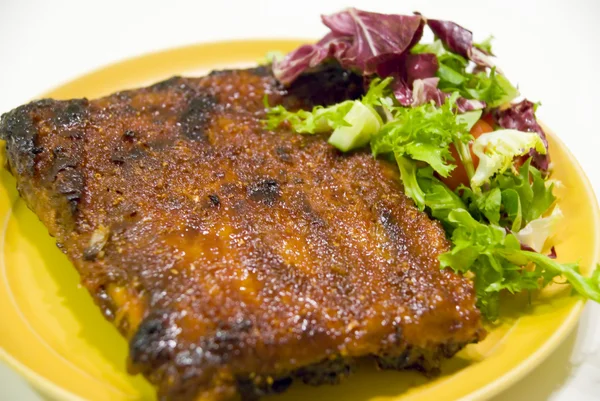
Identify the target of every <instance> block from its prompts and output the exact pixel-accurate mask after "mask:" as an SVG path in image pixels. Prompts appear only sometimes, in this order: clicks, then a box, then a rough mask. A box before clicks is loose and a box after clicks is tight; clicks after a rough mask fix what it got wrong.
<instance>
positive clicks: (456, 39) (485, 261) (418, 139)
mask: <svg viewBox="0 0 600 401" xmlns="http://www.w3.org/2000/svg"><path fill="white" fill-rule="evenodd" d="M322 21H323V23H324V24H325V25H326V26H327V27H328V28H329V29H330V32H329V33H328V34H327V35H325V36H324V37H323V38H322V39H321V40H319V41H318V42H317V43H315V44H310V45H304V46H301V47H300V48H298V49H296V50H294V51H292V52H291V53H289V54H287V55H285V56H278V55H276V54H270V55H269V56H268V58H269V60H270V62H271V65H272V69H273V73H274V75H275V77H276V78H277V79H278V80H279V81H280V82H281V83H282V84H284V85H290V84H291V83H293V82H294V80H295V79H296V78H298V77H299V76H300V75H301V74H304V73H310V72H312V71H315V70H318V69H319V68H323V67H324V66H327V65H328V64H330V63H338V64H339V65H341V66H342V67H343V68H345V69H348V70H351V71H353V72H355V73H358V74H360V75H362V76H363V79H364V82H365V94H364V96H362V98H360V99H355V100H346V101H344V102H341V103H338V104H334V105H329V106H317V107H315V108H313V109H312V110H311V111H308V110H287V109H285V108H284V107H283V106H281V105H280V106H277V107H270V106H269V104H268V99H265V105H266V107H267V116H266V121H265V124H266V126H267V127H269V128H275V127H277V126H279V125H280V124H288V125H289V126H290V127H291V128H292V129H293V130H294V131H295V132H297V133H299V134H329V133H330V135H329V143H330V144H331V145H333V146H334V147H336V148H337V149H339V150H340V151H342V152H351V151H354V150H356V149H359V148H364V147H370V150H371V152H372V154H373V156H374V157H381V158H385V159H388V160H390V161H392V162H395V163H397V165H398V170H399V173H400V179H401V181H402V183H403V185H404V192H405V194H406V195H407V196H409V197H410V198H411V199H412V200H413V201H414V202H415V204H416V205H417V207H418V208H419V209H421V210H424V211H426V212H427V213H428V214H429V215H430V216H431V217H432V218H434V219H437V220H439V221H440V222H441V224H442V225H443V226H444V228H445V230H446V233H447V235H448V238H449V239H450V240H451V243H452V249H451V250H450V251H449V252H447V253H445V254H442V255H440V256H439V261H440V267H441V268H451V269H453V270H455V271H457V272H460V273H462V274H464V275H466V276H468V277H471V278H472V279H473V282H474V285H475V290H476V294H477V300H478V301H477V302H478V307H479V309H480V310H481V311H482V313H483V315H484V316H485V318H486V319H488V320H489V321H495V320H497V318H498V316H499V305H500V293H501V292H503V291H508V292H510V293H518V292H522V291H534V290H538V289H541V288H543V287H545V286H547V285H548V284H550V283H551V282H554V281H557V280H563V279H566V281H567V282H568V283H569V284H571V286H572V287H573V289H574V290H575V291H576V292H577V293H579V294H580V295H582V296H584V297H586V298H590V299H593V300H595V301H597V302H600V269H599V268H596V269H595V271H594V272H593V274H592V275H591V277H584V276H583V275H582V274H581V273H580V271H579V265H578V264H577V263H567V264H564V263H558V262H557V261H556V260H555V258H556V252H555V249H554V245H553V236H554V234H555V231H556V228H557V227H558V225H559V224H560V221H561V218H562V217H563V216H562V213H561V210H560V205H559V202H557V197H556V195H555V194H554V189H555V188H556V187H557V185H560V183H559V182H557V181H555V180H553V179H552V163H551V155H550V150H549V149H548V142H547V140H546V136H545V133H544V130H543V129H542V127H541V126H540V125H539V124H538V122H537V120H536V118H535V112H536V109H537V107H538V104H536V103H533V102H531V101H529V100H527V99H524V98H522V97H520V94H519V91H518V89H517V88H516V87H515V86H514V85H513V84H512V83H511V82H510V81H509V80H508V79H507V78H506V77H505V76H504V75H503V73H502V71H501V70H500V69H499V68H498V67H497V66H496V65H495V59H494V54H493V51H492V47H491V39H488V40H485V41H483V42H481V43H475V42H474V41H473V35H472V33H471V32H470V31H469V30H467V29H465V28H463V27H461V26H460V25H458V24H455V23H453V22H450V21H442V20H435V19H428V18H425V17H424V16H422V15H420V14H418V13H415V14H414V15H386V14H378V13H372V12H366V11H361V10H357V9H354V8H351V9H347V10H344V11H341V12H338V13H336V14H333V15H327V16H322ZM426 27H427V28H428V29H430V30H431V31H432V32H433V34H434V37H435V40H434V41H433V42H432V43H422V42H421V39H422V36H423V31H424V29H425V28H426Z"/></svg>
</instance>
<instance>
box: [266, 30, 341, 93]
mask: <svg viewBox="0 0 600 401" xmlns="http://www.w3.org/2000/svg"><path fill="white" fill-rule="evenodd" d="M351 44H352V42H351V38H350V37H348V36H341V35H339V34H335V33H333V32H330V33H328V34H327V35H325V36H324V37H323V38H322V39H321V40H319V41H318V42H317V43H315V44H312V45H303V46H300V47H299V48H297V49H296V50H294V51H292V52H290V53H288V54H287V55H286V56H285V57H284V59H283V60H281V61H277V60H275V61H274V62H273V74H274V75H275V77H276V78H277V79H278V80H279V81H280V82H281V83H283V84H285V85H288V84H290V83H292V82H293V81H294V80H295V79H296V78H298V76H299V75H300V74H302V73H303V72H305V71H307V70H310V69H312V68H315V67H317V66H318V65H319V64H321V63H322V62H323V61H324V60H326V59H328V58H338V57H341V56H342V55H343V54H344V53H345V52H346V50H347V49H348V48H349V47H350V46H351Z"/></svg>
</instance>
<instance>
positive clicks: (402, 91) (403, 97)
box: [377, 53, 439, 107]
mask: <svg viewBox="0 0 600 401" xmlns="http://www.w3.org/2000/svg"><path fill="white" fill-rule="evenodd" d="M438 67H439V65H438V60H437V57H436V56H435V54H430V53H422V54H407V55H405V56H403V57H402V59H401V60H394V59H391V60H388V61H387V62H385V63H382V64H380V66H379V69H378V71H377V74H378V75H379V76H380V77H386V78H387V77H390V76H391V77H394V81H393V82H392V91H393V93H394V96H395V97H396V99H397V100H398V102H399V103H400V104H401V105H403V106H406V107H408V106H410V105H411V104H412V103H413V94H412V90H411V87H412V85H413V83H414V82H415V81H416V80H421V79H427V78H433V77H435V73H436V72H437V70H438ZM436 85H437V84H436Z"/></svg>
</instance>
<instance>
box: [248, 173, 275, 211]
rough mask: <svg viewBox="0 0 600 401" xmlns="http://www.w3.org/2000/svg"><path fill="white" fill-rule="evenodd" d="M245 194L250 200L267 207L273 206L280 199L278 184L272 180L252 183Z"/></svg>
mask: <svg viewBox="0 0 600 401" xmlns="http://www.w3.org/2000/svg"><path fill="white" fill-rule="evenodd" d="M246 192H247V194H248V197H249V198H250V199H252V200H253V201H256V202H260V203H263V204H265V205H267V206H273V204H275V202H276V201H277V200H278V199H279V198H280V197H281V188H280V185H279V182H278V181H277V180H274V179H272V178H268V179H264V180H260V181H257V182H253V183H252V184H250V185H249V186H248V188H247V189H246Z"/></svg>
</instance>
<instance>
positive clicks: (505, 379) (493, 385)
mask: <svg viewBox="0 0 600 401" xmlns="http://www.w3.org/2000/svg"><path fill="white" fill-rule="evenodd" d="M312 41H314V39H309V38H298V37H289V38H288V37H285V38H267V37H257V38H246V39H232V40H226V39H225V40H217V41H204V42H197V43H192V44H187V45H182V46H173V47H165V48H162V49H159V50H156V51H152V52H146V53H142V54H138V55H135V56H132V57H128V58H122V59H119V60H116V61H114V62H111V63H107V64H104V65H101V66H99V67H96V68H93V69H89V70H87V71H86V72H83V73H81V74H78V75H76V76H75V77H73V78H71V79H66V80H64V81H62V82H60V83H58V84H56V85H53V86H51V87H49V88H48V89H46V90H44V92H42V93H41V94H40V95H38V96H36V97H34V98H33V99H40V98H43V97H48V96H49V95H50V94H51V93H53V92H56V91H58V90H60V89H62V88H65V87H67V86H70V85H73V84H76V83H78V82H80V81H85V80H87V79H89V78H90V77H93V76H94V75H96V74H98V73H101V72H106V71H107V70H111V69H119V68H122V67H123V66H124V65H126V64H129V63H134V62H136V61H140V60H142V59H148V58H150V57H156V56H162V55H164V54H165V53H169V52H185V51H189V50H192V49H194V50H199V49H202V48H210V47H213V46H223V45H238V46H239V45H245V44H261V43H262V44H266V43H269V44H272V45H274V46H276V45H277V44H288V45H289V44H292V43H295V44H296V45H299V44H301V43H305V42H312ZM233 59H235V57H233ZM538 122H539V123H540V125H541V126H542V128H543V129H544V131H545V132H546V134H547V135H549V136H551V137H552V139H553V141H554V142H556V145H559V146H560V147H561V148H562V152H563V153H564V154H565V156H566V157H567V159H568V160H569V162H570V164H571V165H572V167H573V168H574V169H575V170H576V173H577V175H578V176H579V177H580V179H581V181H582V184H583V185H582V187H583V188H584V189H585V194H586V198H587V199H589V200H590V201H591V202H592V203H593V210H592V215H593V217H594V221H595V224H593V227H594V230H593V233H592V234H593V235H594V236H595V237H597V238H600V207H599V204H598V198H597V196H596V194H595V192H594V189H593V187H592V185H591V182H590V180H589V178H588V176H587V175H586V174H585V171H584V170H583V168H582V167H581V165H580V164H579V162H578V161H577V159H576V157H575V156H574V155H573V153H572V152H571V150H570V149H569V148H568V147H567V146H566V145H565V144H564V142H563V141H562V140H561V139H560V137H559V136H558V135H556V134H555V133H554V132H553V131H552V130H551V129H549V128H548V126H547V125H546V124H544V123H543V122H541V121H539V120H538ZM2 142H3V141H0V145H2ZM10 210H12V207H10V206H9V212H10ZM8 216H10V214H9V215H8ZM3 223H4V222H3ZM2 225H3V226H4V224H2ZM0 247H2V248H3V244H0ZM591 254H592V255H593V260H592V262H591V265H592V266H595V265H596V264H598V263H600V243H598V242H596V244H595V246H594V248H593V249H592V252H591ZM1 262H2V263H1V264H2V270H3V271H4V268H5V266H4V261H3V260H2V261H1ZM585 303H586V300H585V299H582V298H581V297H579V299H578V300H577V301H576V302H574V303H573V305H572V306H570V308H571V310H570V311H569V313H568V315H567V316H566V317H565V318H564V320H563V322H562V323H561V324H560V326H559V328H558V329H557V330H556V331H555V332H554V333H553V334H552V336H550V337H549V338H548V339H546V341H544V342H543V343H542V344H541V345H540V346H539V347H537V348H536V350H535V351H534V352H533V353H531V354H530V355H529V356H528V357H527V358H525V359H523V360H522V361H521V362H520V363H519V365H517V366H516V367H515V368H514V369H512V370H510V371H508V372H506V373H504V374H503V375H501V376H498V377H496V378H495V379H494V380H493V381H490V382H488V383H487V384H485V385H484V386H482V387H480V388H478V389H477V390H475V391H473V392H471V393H470V394H467V395H465V396H463V397H461V398H460V399H459V401H471V400H486V399H490V398H492V397H494V396H496V395H498V394H500V393H501V392H503V391H504V390H506V389H507V388H509V387H511V386H513V385H514V384H515V383H516V382H518V381H520V380H521V379H523V378H524V377H525V376H526V375H527V374H528V373H530V372H531V371H532V370H533V369H535V368H536V367H538V366H539V365H540V364H541V363H542V362H543V361H544V360H545V359H547V358H548V357H549V356H550V355H551V353H552V352H553V351H554V350H555V349H556V348H557V347H558V346H559V345H560V344H561V343H562V342H563V341H564V340H565V338H566V337H567V336H568V335H569V334H570V333H571V332H572V331H573V330H574V328H575V326H576V325H577V323H578V322H579V317H580V315H581V313H582V311H583V307H584V305H585ZM0 361H3V362H5V363H6V364H7V366H9V367H10V368H11V369H13V370H14V371H16V372H17V373H19V374H20V375H21V376H22V377H23V378H25V379H26V381H27V383H28V384H29V385H30V386H31V387H32V388H34V389H35V390H36V391H38V392H39V391H43V392H44V393H46V394H52V396H53V397H59V398H58V399H60V400H67V401H84V398H81V397H80V396H79V395H77V394H75V393H73V392H71V391H69V390H66V389H65V388H63V387H61V386H59V385H58V384H56V383H54V382H53V381H52V380H50V379H48V378H46V377H45V376H43V375H41V374H39V373H37V372H36V371H35V370H33V369H32V368H30V367H28V366H27V365H26V364H25V363H23V362H21V361H19V360H18V359H16V358H15V357H14V356H12V355H11V354H10V353H9V352H8V351H6V350H5V349H4V347H3V346H0Z"/></svg>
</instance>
